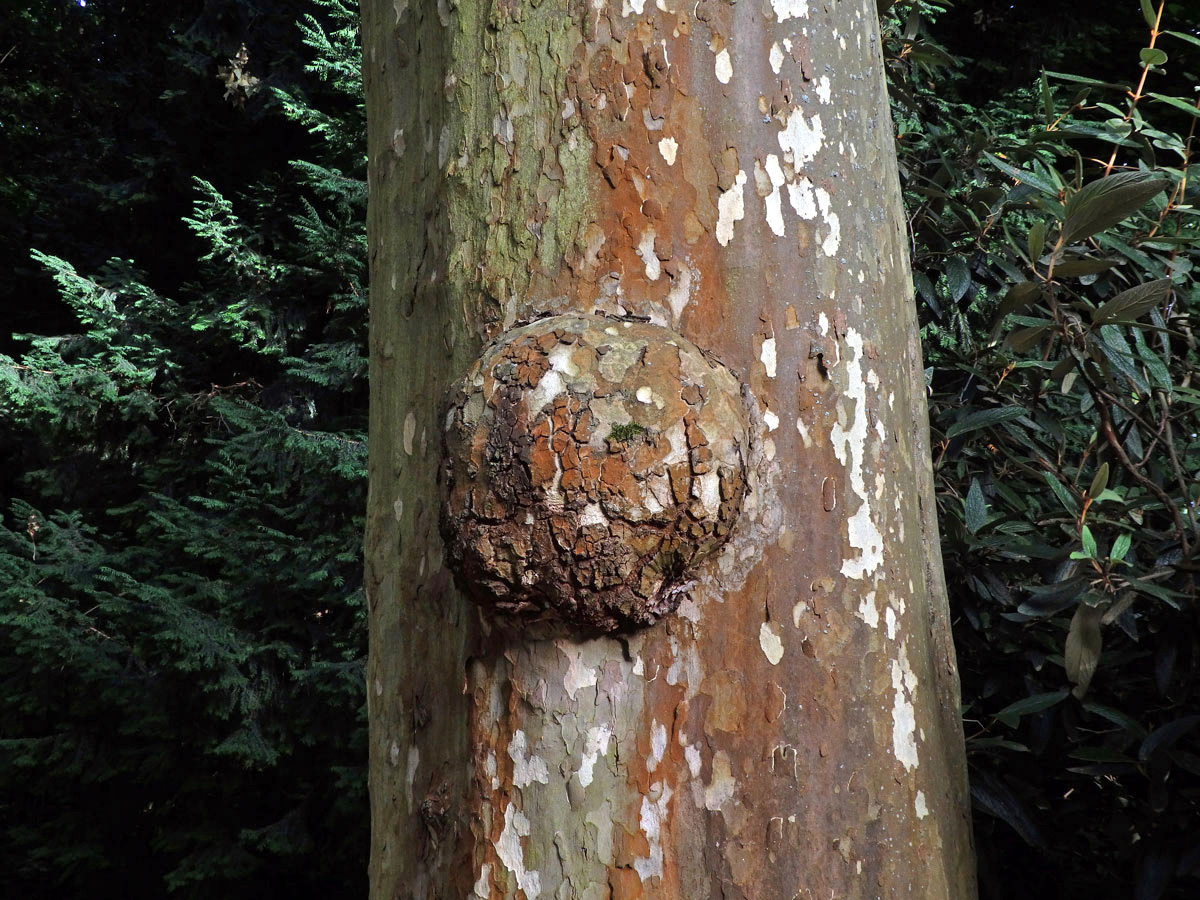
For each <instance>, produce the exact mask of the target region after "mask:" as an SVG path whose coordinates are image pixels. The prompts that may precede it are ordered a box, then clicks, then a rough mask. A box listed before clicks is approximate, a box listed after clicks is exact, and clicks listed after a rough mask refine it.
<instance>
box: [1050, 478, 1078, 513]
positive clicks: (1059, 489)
mask: <svg viewBox="0 0 1200 900" xmlns="http://www.w3.org/2000/svg"><path fill="white" fill-rule="evenodd" d="M1042 477H1043V478H1045V479H1046V483H1047V484H1048V485H1050V490H1052V491H1054V496H1056V497H1058V502H1059V503H1061V504H1062V505H1063V508H1064V509H1066V511H1067V512H1069V513H1070V514H1071V515H1073V516H1077V515H1079V502H1078V501H1077V500H1076V499H1075V497H1074V495H1073V494H1072V493H1071V492H1070V490H1068V489H1067V487H1066V486H1065V485H1064V484H1063V483H1062V482H1061V481H1059V480H1058V479H1057V478H1056V477H1055V476H1054V474H1053V473H1052V472H1043V473H1042Z"/></svg>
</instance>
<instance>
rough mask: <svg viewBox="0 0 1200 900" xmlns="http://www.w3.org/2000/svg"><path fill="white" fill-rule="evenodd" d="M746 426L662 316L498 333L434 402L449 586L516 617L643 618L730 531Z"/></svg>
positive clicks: (680, 591)
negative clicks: (454, 583) (440, 435)
mask: <svg viewBox="0 0 1200 900" xmlns="http://www.w3.org/2000/svg"><path fill="white" fill-rule="evenodd" d="M748 429H749V426H748V417H747V414H746V410H745V407H744V405H743V401H742V398H741V385H740V384H739V382H738V379H737V378H736V377H735V376H734V375H733V373H732V372H730V371H729V370H728V369H727V368H726V367H725V366H723V365H722V364H721V363H720V362H718V361H717V360H716V359H714V358H713V357H712V356H711V355H709V354H707V353H705V352H704V351H702V350H700V349H699V348H698V347H696V346H695V345H694V344H692V343H691V342H690V341H688V340H686V339H685V338H683V337H682V336H680V335H679V334H677V333H675V332H674V331H672V330H670V329H668V328H664V327H662V326H659V325H652V324H649V323H646V322H641V321H629V320H622V319H613V318H609V317H605V316H598V315H559V316H551V317H548V318H544V319H540V320H538V321H535V322H532V323H530V324H528V325H524V326H522V327H519V328H515V329H513V330H511V331H509V332H506V333H505V334H504V335H502V336H501V337H500V338H499V339H498V340H497V341H495V342H493V343H492V344H491V345H489V346H488V348H487V349H486V350H485V351H484V353H483V355H482V357H481V359H480V361H479V362H478V363H476V365H475V366H474V367H473V368H472V369H471V370H470V371H469V372H468V373H467V374H466V375H465V376H464V377H463V378H462V379H461V380H460V381H459V382H458V383H457V384H456V385H455V387H454V388H453V389H452V391H451V398H450V410H449V413H448V415H447V417H446V430H445V434H444V440H445V456H444V460H445V462H444V466H443V472H442V491H443V504H442V532H443V536H444V537H445V539H446V543H447V548H448V551H449V553H448V560H449V563H450V565H451V568H452V569H453V570H454V571H455V574H456V576H457V579H458V583H459V586H460V587H461V588H462V589H463V590H464V591H465V592H466V593H467V594H468V595H469V596H471V597H472V599H474V600H475V601H476V602H477V603H479V604H480V605H482V606H483V607H484V608H486V609H490V610H493V611H494V612H495V613H496V614H498V615H500V616H503V617H508V618H512V619H515V620H517V621H526V622H528V621H532V620H537V621H546V622H552V623H559V624H561V625H562V626H564V627H566V628H567V629H570V630H577V631H580V632H611V631H618V630H627V629H631V628H637V627H641V626H645V625H649V624H652V623H653V622H655V621H657V620H658V619H659V618H661V617H662V616H664V615H667V614H669V613H671V612H673V611H674V610H675V608H676V607H677V606H678V605H679V603H680V601H681V600H682V598H683V596H684V594H685V592H686V590H687V587H688V585H689V583H690V579H691V577H692V573H693V572H694V571H695V569H696V567H697V566H698V565H699V564H700V563H701V562H702V561H703V560H704V559H706V558H708V557H709V556H711V555H712V554H713V552H714V551H716V550H717V549H718V548H719V547H720V546H721V545H722V544H724V543H725V541H726V540H728V538H729V535H730V532H731V529H732V528H733V524H734V522H735V520H736V519H737V516H738V513H739V512H740V511H741V507H742V501H743V499H744V498H745V495H746V488H747V479H746V459H747V457H748V452H749V451H748V448H749V434H748Z"/></svg>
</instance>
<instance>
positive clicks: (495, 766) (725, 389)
mask: <svg viewBox="0 0 1200 900" xmlns="http://www.w3.org/2000/svg"><path fill="white" fill-rule="evenodd" d="M874 9H875V5H874V3H872V2H869V0H843V2H839V3H829V4H821V3H817V2H804V0H756V2H750V0H743V2H740V3H736V4H732V3H725V2H717V0H702V2H700V3H698V4H697V3H694V2H688V3H683V2H676V0H657V2H656V0H645V2H637V0H609V2H603V0H579V2H568V0H540V2H535V0H494V2H490V3H484V2H478V0H459V2H454V0H439V2H432V0H431V2H428V3H420V4H417V3H409V2H407V0H392V2H385V0H364V3H363V13H364V30H363V34H364V52H365V72H366V80H367V96H368V109H369V121H370V125H369V130H370V133H369V156H370V160H371V164H370V169H369V179H370V190H371V207H370V213H369V216H370V220H369V225H370V234H371V280H372V288H371V292H372V298H371V317H372V323H371V324H372V329H371V356H372V373H371V376H372V377H371V384H372V398H371V404H372V406H371V416H372V420H371V462H370V468H371V474H370V478H371V488H370V499H369V508H368V527H367V539H366V540H367V576H368V577H367V584H368V599H369V606H370V617H371V649H370V662H369V666H368V685H367V688H368V705H369V713H370V717H371V748H370V752H371V761H370V778H371V797H372V831H373V846H372V854H371V883H372V896H373V897H375V898H380V900H382V898H388V900H392V898H433V897H468V898H471V897H476V898H487V900H493V898H525V900H532V898H536V897H553V898H581V900H602V898H610V900H619V898H635V897H643V896H644V897H679V898H688V900H693V898H706V897H721V898H737V897H746V898H756V900H757V898H790V900H795V898H806V897H813V898H822V900H824V898H827V897H829V896H835V897H847V898H849V897H888V898H892V897H909V896H914V897H916V896H919V897H930V898H956V900H957V898H966V897H970V896H973V894H974V885H973V865H972V860H971V851H970V832H969V822H968V818H967V816H968V806H967V798H966V791H965V767H964V761H963V750H962V735H961V726H960V723H959V719H958V708H957V695H958V689H957V680H956V674H955V668H954V656H953V649H952V647H951V645H950V641H949V634H948V619H947V612H946V600H945V593H944V587H943V585H942V582H941V575H940V559H939V558H938V553H937V535H936V523H935V522H933V521H932V517H931V511H932V509H933V502H932V489H931V478H930V472H929V465H928V439H927V430H926V425H925V407H924V402H923V393H922V383H923V381H922V375H921V365H920V353H919V347H918V346H917V343H916V333H915V322H914V313H913V310H912V303H911V293H910V290H909V287H908V273H907V257H906V252H905V240H904V230H903V219H902V213H901V209H900V203H899V200H900V198H899V189H898V185H897V181H896V173H895V159H894V154H893V151H892V143H891V141H892V138H891V123H890V120H889V118H888V112H887V106H886V99H885V97H884V94H883V80H882V68H881V61H880V59H879V54H878V48H877V44H878V38H877V34H876V25H875V20H874ZM523 323H529V324H523ZM539 323H541V324H540V325H539ZM569 323H574V324H569ZM607 328H612V329H613V330H614V331H615V332H616V334H608V335H607V337H602V336H601V335H604V334H605V329H607ZM589 329H592V330H593V331H594V333H592V332H589ZM668 329H669V330H668ZM633 332H637V336H636V339H634V338H631V337H630V334H631V333H633ZM668 335H678V336H679V338H678V340H676V339H675V338H674V337H668ZM564 337H569V338H570V339H569V340H564ZM672 341H674V343H672ZM693 357H695V358H696V359H699V360H702V361H703V364H704V365H705V366H708V365H710V364H711V365H712V366H714V367H716V366H717V361H719V363H720V364H721V365H723V366H724V367H727V368H728V373H727V375H728V381H727V382H723V383H722V384H716V383H712V384H710V383H705V382H704V380H703V379H701V378H700V377H699V376H698V375H697V374H696V372H692V374H691V375H689V374H688V372H687V371H685V369H687V368H688V366H693V368H695V367H696V366H699V365H700V364H699V363H691V362H687V361H688V360H691V359H692V358H693ZM618 363H619V364H618ZM714 371H723V369H720V368H714ZM581 373H582V374H581ZM714 377H715V376H714ZM718 380H719V379H718ZM643 389H645V390H643ZM659 402H661V404H662V405H661V407H660V406H659ZM443 441H444V442H445V446H446V448H447V449H448V451H449V453H448V454H447V458H446V459H445V460H444V461H443V459H442V457H443V453H442V447H443ZM439 472H441V473H442V477H441V479H440V480H441V482H442V486H441V488H439ZM443 491H444V492H445V493H444V494H443V493H442V492H443ZM443 496H444V497H445V498H446V499H445V502H444V503H443V499H442V498H443ZM515 512H516V513H518V514H514V513H515ZM443 534H444V535H445V536H446V537H447V538H448V542H445V543H444V542H443ZM450 566H455V567H456V568H457V569H458V571H459V573H460V574H459V578H458V582H457V583H456V581H455V578H454V577H453V576H452V575H451V572H450ZM531 569H532V570H533V575H532V576H531V575H529V572H530V570H531ZM469 595H470V596H469ZM471 597H473V598H474V601H475V602H471ZM612 629H615V631H614V632H613V633H612V634H603V633H601V632H608V631H610V630H612Z"/></svg>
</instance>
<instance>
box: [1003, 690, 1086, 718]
mask: <svg viewBox="0 0 1200 900" xmlns="http://www.w3.org/2000/svg"><path fill="white" fill-rule="evenodd" d="M1069 693H1070V691H1050V692H1049V693H1046V694H1034V695H1033V696H1032V697H1025V698H1023V699H1021V700H1018V701H1017V702H1016V703H1010V704H1008V706H1006V707H1004V709H1002V710H1000V712H998V713H996V718H997V719H1004V718H1014V717H1015V718H1020V717H1021V716H1028V715H1031V714H1032V713H1038V712H1041V711H1042V710H1045V709H1049V708H1050V707H1052V706H1057V705H1058V704H1059V703H1062V702H1063V700H1065V699H1067V695H1068V694H1069Z"/></svg>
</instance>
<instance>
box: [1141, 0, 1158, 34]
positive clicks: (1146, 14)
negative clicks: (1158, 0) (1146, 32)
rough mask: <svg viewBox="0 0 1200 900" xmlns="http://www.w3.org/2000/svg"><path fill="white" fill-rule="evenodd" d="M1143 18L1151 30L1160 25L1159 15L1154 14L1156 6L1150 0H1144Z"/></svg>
mask: <svg viewBox="0 0 1200 900" xmlns="http://www.w3.org/2000/svg"><path fill="white" fill-rule="evenodd" d="M1142 18H1144V19H1145V20H1146V24H1147V25H1149V26H1150V27H1151V28H1153V27H1154V26H1156V25H1157V24H1158V14H1157V13H1155V12H1154V4H1153V3H1151V2H1150V0H1142Z"/></svg>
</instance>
